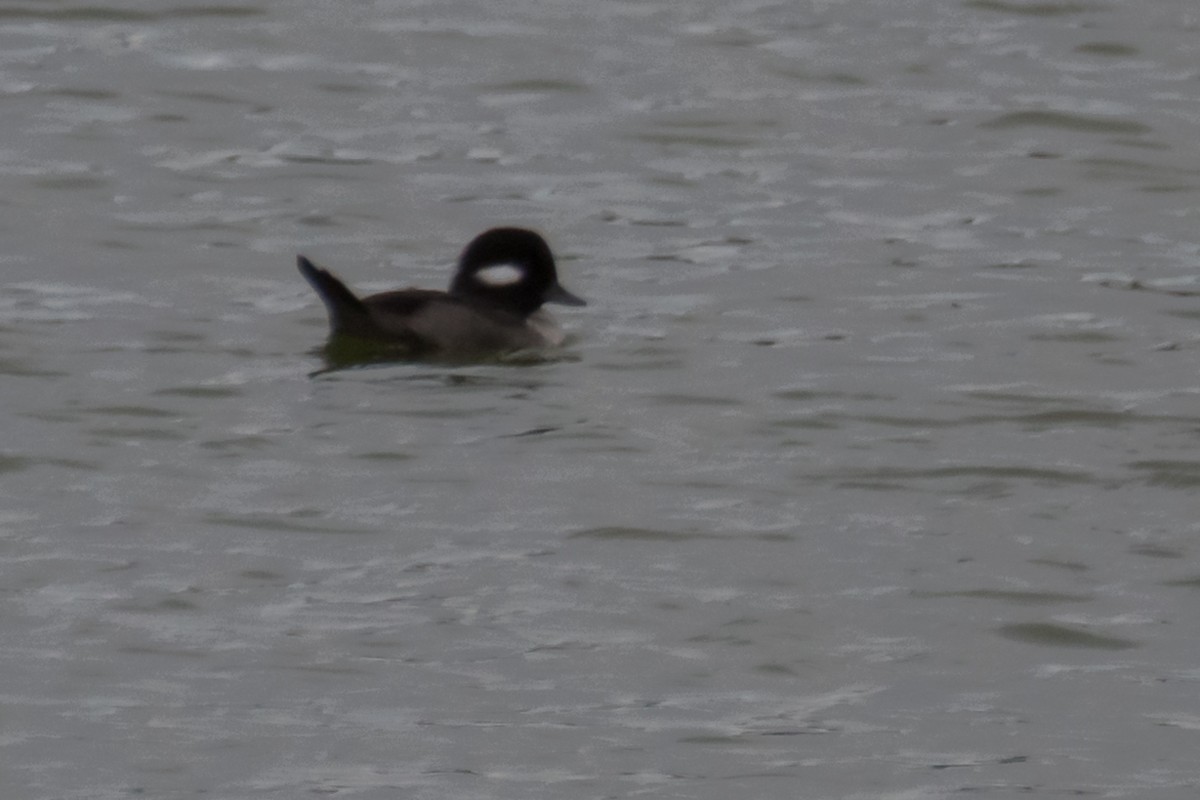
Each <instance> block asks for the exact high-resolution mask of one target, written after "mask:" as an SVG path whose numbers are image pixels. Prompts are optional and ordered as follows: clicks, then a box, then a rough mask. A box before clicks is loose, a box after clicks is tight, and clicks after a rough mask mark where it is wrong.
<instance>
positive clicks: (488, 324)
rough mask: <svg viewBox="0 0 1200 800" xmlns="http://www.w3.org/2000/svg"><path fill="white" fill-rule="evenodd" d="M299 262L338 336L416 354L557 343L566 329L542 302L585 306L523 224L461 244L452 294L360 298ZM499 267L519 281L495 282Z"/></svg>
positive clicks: (468, 353) (458, 354) (472, 353)
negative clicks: (494, 272) (491, 275)
mask: <svg viewBox="0 0 1200 800" xmlns="http://www.w3.org/2000/svg"><path fill="white" fill-rule="evenodd" d="M296 262H297V265H298V266H299V268H300V272H301V274H302V275H304V277H305V278H306V279H307V280H308V282H309V283H310V284H312V287H313V289H315V290H316V292H317V294H318V295H319V296H320V298H321V300H322V301H323V302H324V303H325V307H326V309H327V310H328V311H329V327H330V335H331V337H332V338H335V339H337V338H349V339H353V340H358V341H362V342H366V343H370V344H374V345H380V346H387V347H393V348H396V349H398V350H400V351H401V352H402V353H403V354H404V355H408V356H412V357H434V358H474V357H483V356H488V355H499V354H502V353H506V352H512V351H516V350H528V349H533V348H543V347H555V346H557V345H560V344H562V341H563V333H562V331H561V330H560V329H559V328H558V326H557V325H556V324H555V322H554V320H553V318H552V317H551V316H550V315H549V314H547V313H546V312H545V311H543V310H541V307H542V304H543V303H554V302H557V303H563V304H565V305H584V301H583V300H581V299H579V298H578V297H576V296H575V295H573V294H571V293H570V292H568V291H567V290H566V289H564V288H562V286H560V285H559V283H558V276H557V272H556V270H555V266H554V256H553V255H552V254H551V253H550V248H549V246H548V245H547V244H546V242H545V240H544V239H542V237H541V236H539V235H538V234H536V233H534V232H533V231H528V230H523V229H521V228H493V229H492V230H489V231H486V232H484V233H482V234H480V235H479V236H477V237H476V238H475V239H474V240H473V241H472V242H471V243H470V244H469V245H467V247H466V249H465V250H463V253H462V256H461V257H460V258H459V262H458V271H457V272H456V273H455V276H454V280H453V281H452V282H451V284H450V290H449V291H446V292H439V291H434V290H431V289H402V290H400V291H394V292H383V293H381V294H375V295H371V296H369V297H364V298H359V297H357V296H356V295H355V294H354V293H353V292H351V291H350V290H349V289H348V288H346V285H345V284H344V283H342V282H341V281H340V280H338V279H337V278H336V277H334V276H333V275H332V274H330V273H329V272H327V271H326V270H323V269H321V268H319V267H317V266H316V265H314V264H313V263H312V262H311V261H309V260H308V259H307V258H305V257H304V256H299V257H297V259H296ZM498 267H509V268H511V269H513V270H515V271H516V274H517V278H516V280H512V281H509V282H505V283H493V282H489V281H488V280H487V277H486V276H485V275H484V274H483V273H484V272H485V271H487V270H489V269H493V268H498Z"/></svg>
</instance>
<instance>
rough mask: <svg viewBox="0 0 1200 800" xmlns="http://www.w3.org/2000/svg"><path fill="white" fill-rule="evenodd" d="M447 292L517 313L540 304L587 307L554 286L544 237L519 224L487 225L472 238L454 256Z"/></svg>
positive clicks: (554, 273)
mask: <svg viewBox="0 0 1200 800" xmlns="http://www.w3.org/2000/svg"><path fill="white" fill-rule="evenodd" d="M450 294H452V295H457V296H459V297H470V298H472V299H476V300H482V301H485V302H488V303H492V304H494V305H496V306H498V307H500V308H503V309H505V310H508V311H511V312H513V313H515V314H517V315H519V316H521V317H527V316H529V315H530V314H532V313H533V312H534V311H537V310H538V309H539V308H541V307H542V304H543V303H561V304H562V305H567V306H582V305H587V303H586V302H585V301H584V300H582V299H581V298H579V297H576V296H575V295H573V294H571V293H570V292H568V291H567V290H566V289H564V288H563V287H562V285H560V284H559V282H558V271H557V270H556V269H555V266H554V255H553V254H552V253H551V252H550V246H549V245H548V244H546V240H545V239H543V238H542V237H541V236H540V235H539V234H537V233H535V232H533V231H531V230H526V229H524V228H492V229H491V230H488V231H484V232H483V233H481V234H479V235H478V236H476V237H475V238H474V239H472V240H471V243H470V244H468V245H467V246H466V248H465V249H464V250H463V252H462V255H461V256H459V259H458V272H456V273H455V275H454V280H453V281H452V282H451V284H450Z"/></svg>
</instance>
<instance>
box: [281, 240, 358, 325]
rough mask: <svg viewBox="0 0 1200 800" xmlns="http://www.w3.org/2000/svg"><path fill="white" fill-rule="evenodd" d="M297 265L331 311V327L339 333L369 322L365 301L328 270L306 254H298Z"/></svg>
mask: <svg viewBox="0 0 1200 800" xmlns="http://www.w3.org/2000/svg"><path fill="white" fill-rule="evenodd" d="M296 266H297V267H299V268H300V274H301V275H303V276H304V279H305V280H306V281H308V282H309V283H310V284H311V285H312V287H313V289H314V290H316V292H317V296H318V297H320V298H321V302H323V303H324V304H325V308H326V310H327V311H328V312H329V328H330V330H331V331H332V332H333V333H335V334H337V333H353V332H354V331H356V330H359V329H360V328H362V327H363V326H364V325H365V324H367V319H368V317H369V316H370V315H369V312H368V311H367V307H366V306H365V305H363V301H362V300H359V299H358V298H357V297H355V296H354V292H352V291H350V290H349V289H347V288H346V284H344V283H342V282H341V281H340V280H338V279H337V278H335V277H334V276H333V275H331V274H330V273H329V271H328V270H324V269H321V268H320V267H318V266H317V265H316V264H314V263H312V262H311V261H309V260H308V259H307V258H305V257H304V256H296Z"/></svg>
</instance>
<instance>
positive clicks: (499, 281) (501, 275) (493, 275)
mask: <svg viewBox="0 0 1200 800" xmlns="http://www.w3.org/2000/svg"><path fill="white" fill-rule="evenodd" d="M475 277H476V278H478V279H479V282H480V283H482V284H484V285H486V286H512V285H513V284H514V283H519V282H520V281H521V279H522V278H524V277H525V271H524V270H522V269H519V268H518V267H514V266H513V265H512V264H489V265H488V266H486V267H484V268H483V269H481V270H479V271H478V272H476V273H475Z"/></svg>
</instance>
